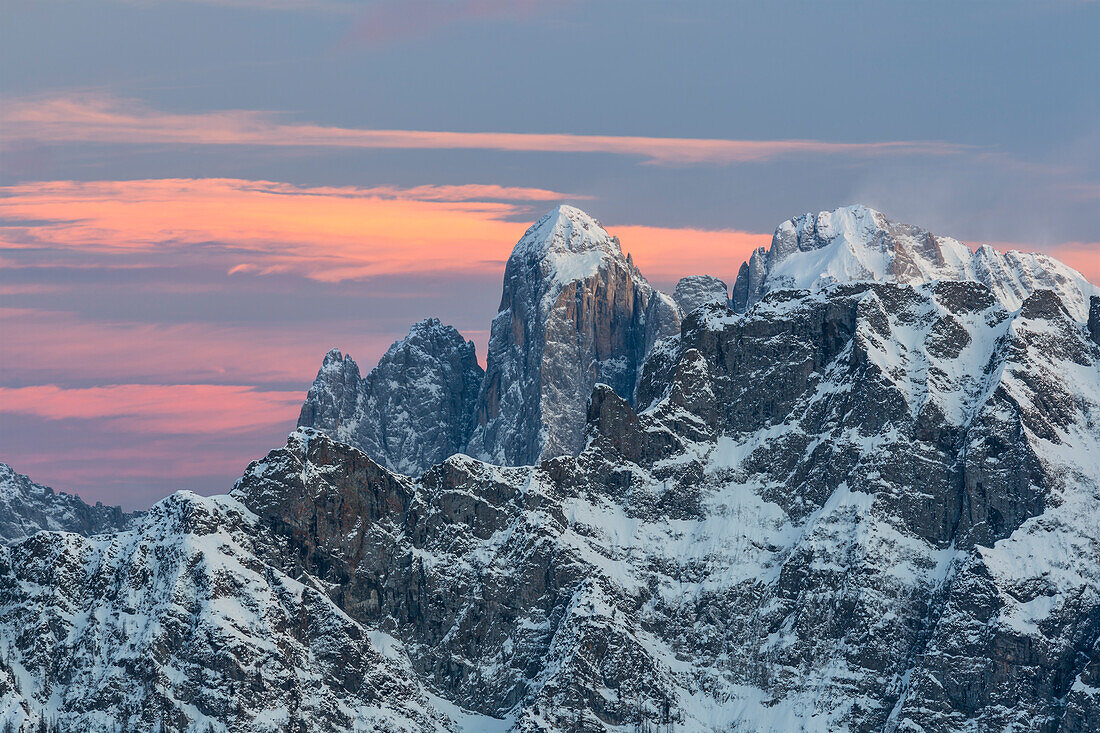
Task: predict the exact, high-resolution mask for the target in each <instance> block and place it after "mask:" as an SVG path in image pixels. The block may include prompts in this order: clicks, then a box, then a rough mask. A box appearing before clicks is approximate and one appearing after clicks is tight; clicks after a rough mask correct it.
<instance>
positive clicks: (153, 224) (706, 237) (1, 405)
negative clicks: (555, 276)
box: [0, 0, 1100, 509]
mask: <svg viewBox="0 0 1100 733" xmlns="http://www.w3.org/2000/svg"><path fill="white" fill-rule="evenodd" d="M0 16H2V17H4V18H5V22H3V23H0V461H3V462H6V463H9V464H11V465H12V466H13V467H15V468H16V470H18V471H20V472H22V473H26V474H28V475H30V476H31V477H32V478H33V479H35V480H36V481H39V482H40V483H45V484H47V485H50V486H53V487H55V488H56V489H59V490H64V491H68V492H70V493H77V494H79V495H80V496H82V497H83V498H84V499H85V500H88V501H104V502H106V503H111V504H121V505H123V506H124V507H125V508H128V509H130V508H142V507H147V506H149V505H150V504H151V503H152V502H154V501H156V500H157V499H159V498H161V497H163V496H165V495H166V494H168V493H170V492H171V491H174V490H177V489H193V490H197V491H200V492H202V493H220V492H224V491H227V490H229V489H230V488H231V487H232V484H233V481H234V480H235V478H236V477H237V476H239V475H240V474H241V472H242V470H243V469H244V467H245V466H246V465H247V463H248V462H249V461H250V460H252V459H255V458H259V457H262V456H263V455H264V454H265V453H266V452H267V451H268V450H271V449H273V448H276V447H278V446H280V445H282V444H283V443H284V442H285V439H286V435H287V434H288V433H289V432H290V431H291V430H292V429H293V427H294V424H295V421H296V418H297V415H298V410H299V408H300V405H301V402H302V399H303V397H304V395H305V392H306V390H307V389H308V387H309V384H310V383H311V382H312V380H313V378H314V376H315V375H316V372H317V369H318V367H319V366H320V363H321V358H322V357H323V355H324V354H325V352H326V351H327V350H328V349H329V348H331V347H338V348H340V349H342V350H343V351H345V353H350V354H351V355H352V356H353V357H354V358H355V359H356V361H358V362H359V364H360V367H361V368H362V369H363V371H364V372H365V371H367V370H368V369H369V368H370V367H371V366H373V364H374V363H375V362H376V360H377V358H378V357H379V355H381V353H382V352H383V351H385V349H386V348H387V347H388V346H389V344H391V343H392V342H393V341H394V340H396V339H399V338H401V337H402V336H403V335H404V334H405V333H406V332H407V330H408V327H409V325H410V324H411V323H413V322H415V321H417V320H420V319H422V318H426V317H430V316H438V317H440V318H442V319H443V320H444V322H447V323H451V324H452V325H454V326H455V327H456V328H458V329H459V330H460V331H461V332H462V333H463V334H464V335H465V336H466V337H467V338H470V339H473V340H474V341H475V342H476V343H477V345H478V351H479V354H480V355H481V359H482V360H483V361H484V349H485V342H486V341H487V336H488V326H489V323H490V321H491V319H492V316H493V315H494V313H495V312H496V309H497V306H498V303H499V299H500V283H501V277H502V274H503V265H504V261H505V259H506V258H507V256H508V253H509V252H510V250H511V247H512V245H513V244H514V243H515V241H516V240H517V239H519V237H520V236H521V235H522V233H523V231H524V230H525V229H526V227H527V226H528V225H530V223H531V222H532V221H534V220H535V219H536V218H538V216H539V215H540V214H541V213H543V212H544V211H546V210H548V209H550V208H552V207H554V206H555V205H557V204H559V203H562V202H565V203H571V204H573V205H576V206H579V207H580V208H583V209H585V210H586V211H588V212H589V213H591V214H593V215H594V216H596V217H597V218H599V219H600V220H601V221H602V222H603V223H604V225H605V226H606V227H607V228H608V229H609V230H610V231H611V232H612V233H613V234H616V235H617V236H619V238H620V240H621V242H622V244H623V248H624V250H626V251H628V252H630V253H631V254H632V255H633V256H634V259H635V262H637V264H638V265H639V267H640V268H641V270H642V271H643V273H645V274H646V276H647V277H648V278H649V279H650V280H651V281H652V282H654V283H655V284H656V285H658V286H659V287H662V288H665V289H671V287H672V286H673V285H674V283H675V282H676V280H677V279H678V278H679V277H681V276H683V275H689V274H712V275H716V276H718V277H721V278H723V279H724V280H726V282H728V283H730V284H731V285H732V281H733V278H734V276H735V274H736V271H737V267H738V265H739V264H740V263H741V262H742V261H743V260H744V259H745V258H746V257H747V255H748V253H749V252H751V250H752V249H753V248H754V247H757V246H761V245H766V244H767V243H768V242H769V240H770V236H771V233H772V232H773V231H774V229H775V227H776V226H777V225H778V224H779V223H780V222H782V221H784V220H785V219H788V218H790V217H792V216H796V215H798V214H800V213H803V212H806V211H819V210H826V209H832V208H835V207H837V206H841V205H846V204H850V203H864V204H867V205H870V206H873V207H875V208H878V209H879V210H881V211H883V212H885V213H886V214H887V215H888V216H890V217H891V218H893V219H896V220H900V221H905V222H909V223H914V224H919V225H922V226H925V227H927V228H929V229H930V230H932V231H935V232H937V233H940V234H945V235H950V236H954V237H956V238H958V239H961V240H963V241H965V242H967V243H971V244H977V243H983V242H989V243H992V244H994V245H995V246H997V247H999V248H1018V249H1024V250H1032V251H1035V250H1039V251H1046V252H1050V253H1052V254H1054V255H1055V256H1058V257H1060V258H1062V259H1064V260H1065V261H1066V262H1067V263H1068V264H1070V265H1072V266H1074V267H1076V268H1078V269H1079V270H1081V271H1082V272H1083V273H1084V274H1085V275H1086V276H1088V277H1089V278H1090V279H1092V280H1093V282H1098V283H1100V216H1098V214H1100V44H1097V43H1096V39H1097V38H1098V37H1100V2H1095V1H1093V2H1088V1H1085V0H1049V1H1043V0H1028V1H1027V2H1012V1H1010V0H1006V1H1004V2H958V1H955V2H942V3H941V2H935V1H934V0H930V1H927V2H920V3H914V2H911V1H899V2H892V1H889V0H887V1H883V2H874V3H871V2H829V3H819V2H783V1H782V0H779V1H769V2H731V1H729V0H726V1H725V2H706V1H704V0H698V1H696V2H691V3H669V2H649V1H648V0H635V2H631V3H626V2H621V1H618V2H600V1H597V0H559V1H558V2H542V1H540V0H511V1H505V0H402V1H400V2H399V1H398V0H86V1H83V2H76V1H75V0H0Z"/></svg>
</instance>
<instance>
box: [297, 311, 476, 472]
mask: <svg viewBox="0 0 1100 733" xmlns="http://www.w3.org/2000/svg"><path fill="white" fill-rule="evenodd" d="M482 374H483V370H482V369H481V367H480V366H479V365H478V363H477V355H476V354H475V353H474V344H473V342H472V341H466V340H465V339H463V338H462V335H461V334H459V332H458V331H456V330H455V329H454V328H452V327H451V326H444V325H443V324H441V323H440V322H439V320H438V319H435V318H431V319H428V320H424V321H421V322H419V323H417V324H415V325H413V327H412V329H411V330H410V331H409V335H408V336H406V337H405V338H404V339H402V340H401V341H398V342H396V343H394V344H393V345H392V346H391V347H390V348H389V350H388V351H386V353H385V354H384V355H383V356H382V358H381V359H380V360H379V362H378V366H376V367H375V368H374V369H373V370H371V372H370V374H368V375H367V377H366V379H360V377H359V367H358V366H357V365H356V363H355V362H354V361H352V359H351V357H350V356H343V355H342V354H341V353H340V352H339V351H337V350H335V349H334V350H332V351H330V352H329V353H328V354H327V355H326V356H325V360H324V363H323V364H322V365H321V370H320V371H319V372H318V373H317V379H316V381H314V383H313V386H312V387H311V388H310V390H309V394H308V395H307V397H306V402H305V404H304V405H303V406H302V413H301V416H300V417H299V418H298V425H299V427H311V428H315V429H317V430H322V431H324V432H325V433H327V434H329V435H331V436H333V437H335V438H337V439H338V440H341V441H344V442H346V443H350V444H352V445H355V446H357V447H358V448H360V449H361V450H363V451H364V452H365V453H367V455H369V456H371V457H372V458H373V459H375V460H376V461H378V462H379V463H381V464H382V465H384V466H386V467H387V468H389V469H391V470H393V471H397V472H399V473H406V474H419V473H421V472H423V471H424V470H426V469H427V468H428V467H429V466H432V465H434V464H436V463H439V462H440V461H442V460H443V459H444V458H446V457H447V456H449V455H452V454H454V453H457V452H459V451H461V450H463V448H464V447H465V445H466V440H467V439H468V437H469V430H470V415H471V414H472V413H473V409H474V400H475V399H476V398H477V394H478V389H479V387H480V386H481V378H482Z"/></svg>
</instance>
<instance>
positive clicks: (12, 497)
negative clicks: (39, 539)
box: [0, 463, 134, 543]
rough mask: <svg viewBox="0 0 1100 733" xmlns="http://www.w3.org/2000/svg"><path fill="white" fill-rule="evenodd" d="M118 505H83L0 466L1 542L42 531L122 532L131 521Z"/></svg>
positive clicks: (1, 464) (12, 540)
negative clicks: (119, 530) (118, 530)
mask: <svg viewBox="0 0 1100 733" xmlns="http://www.w3.org/2000/svg"><path fill="white" fill-rule="evenodd" d="M133 516H134V515H131V514H127V513H126V512H124V511H122V510H121V509H120V508H118V507H117V506H104V505H103V504H100V503H99V502H96V504H95V506H90V505H88V504H85V503H84V502H83V501H81V500H80V497H77V496H72V495H70V494H65V493H55V492H54V490H53V489H51V488H49V487H47V486H42V485H41V484H37V483H35V482H34V481H31V480H30V479H29V478H27V477H26V476H24V475H23V474H20V473H16V472H15V470H14V469H12V467H11V466H8V465H5V464H3V463H0V543H9V542H16V541H19V540H22V539H24V538H26V537H30V536H31V535H33V534H35V533H36V532H39V531H41V530H44V529H45V530H53V531H61V532H75V533H76V534H82V535H94V534H100V533H102V532H111V531H114V530H117V529H121V528H123V527H125V526H126V525H127V523H128V522H129V521H130V520H131V519H132V518H133Z"/></svg>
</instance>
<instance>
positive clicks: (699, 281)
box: [672, 275, 729, 314]
mask: <svg viewBox="0 0 1100 733" xmlns="http://www.w3.org/2000/svg"><path fill="white" fill-rule="evenodd" d="M728 290H729V288H727V287H726V284H725V283H724V282H722V281H721V280H719V279H718V278H716V277H713V276H711V275H688V276H687V277H682V278H680V281H679V282H677V283H676V290H675V291H673V293H672V299H673V300H675V301H676V305H678V306H680V310H681V311H682V312H683V313H684V314H687V313H691V312H692V311H693V310H695V309H696V308H698V307H700V306H702V305H705V304H707V303H716V304H717V305H721V306H726V305H728V304H729V293H728V292H727V291H728Z"/></svg>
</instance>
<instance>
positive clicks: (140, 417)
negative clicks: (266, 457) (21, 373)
mask: <svg viewBox="0 0 1100 733" xmlns="http://www.w3.org/2000/svg"><path fill="white" fill-rule="evenodd" d="M301 404H302V393H301V392H300V391H297V390H295V391H279V392H266V391H261V390H257V389H256V388H255V387H250V386H240V385H215V384H171V385H163V384H116V385H111V386H107V387H84V388H76V389H71V388H70V389H66V388H63V387H58V386H56V385H52V384H46V385H37V386H33V387H0V412H6V413H16V414H21V415H33V416H35V417H41V418H45V419H48V420H63V419H85V420H87V419H97V420H104V419H106V422H107V424H108V425H109V426H110V427H112V428H114V429H119V430H125V431H127V432H140V433H147V432H153V433H161V434H217V433H231V432H238V431H242V430H253V429H256V428H259V427H263V426H268V425H285V426H286V429H287V430H288V431H289V430H291V429H292V428H293V426H294V422H295V420H296V418H297V417H298V409H299V408H300V407H301ZM100 424H101V426H102V423H100Z"/></svg>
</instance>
